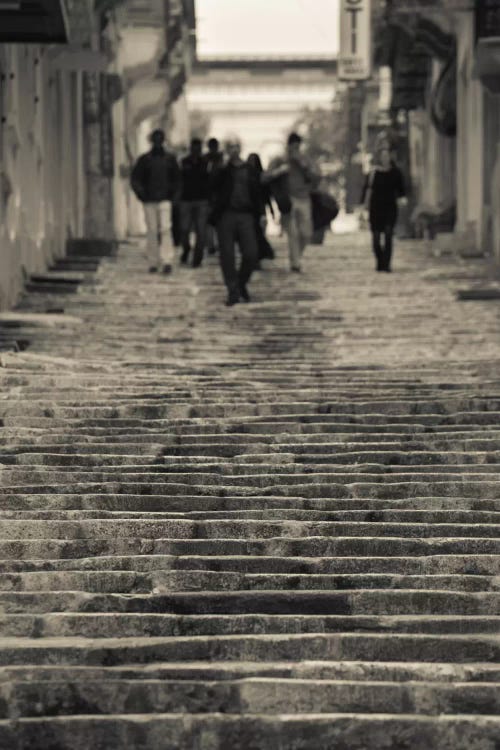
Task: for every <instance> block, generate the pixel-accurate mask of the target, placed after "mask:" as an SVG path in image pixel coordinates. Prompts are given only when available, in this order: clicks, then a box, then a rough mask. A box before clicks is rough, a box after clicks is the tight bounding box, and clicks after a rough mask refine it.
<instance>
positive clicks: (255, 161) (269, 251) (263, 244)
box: [247, 154, 274, 261]
mask: <svg viewBox="0 0 500 750" xmlns="http://www.w3.org/2000/svg"><path fill="white" fill-rule="evenodd" d="M247 162H248V164H249V165H250V166H251V167H252V168H253V169H254V170H255V172H256V173H257V174H258V175H259V180H261V177H262V174H263V172H264V168H263V166H262V161H261V159H260V156H259V155H258V154H250V155H249V157H248V159H247ZM261 189H262V198H263V201H264V206H265V207H266V208H268V209H269V211H270V213H271V216H272V217H273V219H274V207H273V203H272V200H271V190H270V188H269V185H264V184H262V188H261ZM255 231H256V233H257V243H258V245H259V261H261V260H264V258H268V259H270V260H272V259H273V258H274V250H273V248H272V247H271V244H270V243H269V241H268V239H267V237H266V227H265V225H264V224H263V222H261V221H260V220H256V222H255Z"/></svg>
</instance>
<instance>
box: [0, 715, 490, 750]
mask: <svg viewBox="0 0 500 750" xmlns="http://www.w3.org/2000/svg"><path fill="white" fill-rule="evenodd" d="M499 731H500V720H499V719H497V718H495V717H486V716H485V717H473V716H471V715H469V714H467V715H462V714H457V715H455V716H443V717H438V716H434V717H433V716H430V717H429V716H424V715H423V716H414V715H411V714H400V715H392V714H378V715H369V714H361V713H348V714H342V713H340V714H338V713H337V714H316V713H314V714H296V715H293V714H279V715H276V716H269V717H267V716H259V715H251V714H249V715H248V716H245V717H242V716H240V715H239V714H234V715H232V714H228V715H225V716H222V715H221V714H219V713H216V714H205V715H203V716H200V717H196V716H191V717H189V718H187V717H186V716H185V715H184V714H182V713H180V714H156V715H155V716H154V717H151V715H150V714H144V715H141V714H137V715H131V716H130V715H123V714H115V715H109V716H107V717H101V716H89V717H88V718H86V719H82V718H81V717H61V718H60V719H58V718H33V719H21V720H19V721H16V722H15V725H12V724H11V723H10V722H8V721H3V722H0V743H3V745H4V746H5V747H12V748H13V750H18V748H20V747H26V748H27V747H33V742H35V743H39V746H43V747H57V748H58V749H59V748H60V750H68V749H69V748H74V749H75V750H84V748H88V747H96V748H101V747H102V748H104V747H107V746H108V747H109V746H112V747H127V748H130V750H141V748H146V747H148V748H153V747H154V748H158V750H174V748H181V747H182V748H192V749H193V750H201V748H203V747H206V743H207V741H208V740H207V738H208V739H209V741H210V742H211V743H212V745H213V746H214V747H217V748H219V747H220V748H222V747H238V745H240V746H241V744H242V743H244V747H245V748H248V750H257V748H258V749H259V750H276V748H285V747H291V746H294V747H296V748H300V750H316V749H317V748H319V747H333V746H335V748H336V750H363V748H365V747H367V744H366V743H367V742H369V743H370V745H369V746H370V748H371V749H373V750H379V749H380V750H400V748H401V742H402V741H404V742H406V743H407V745H408V746H409V747H412V749H413V750H427V749H428V748H429V747H436V748H437V747H443V748H444V747H446V745H448V746H449V747H453V748H454V750H469V748H470V747H472V746H473V744H474V743H475V744H476V745H478V746H479V747H481V744H482V745H484V747H488V746H490V747H493V744H494V742H495V740H496V738H497V737H498V732H499Z"/></svg>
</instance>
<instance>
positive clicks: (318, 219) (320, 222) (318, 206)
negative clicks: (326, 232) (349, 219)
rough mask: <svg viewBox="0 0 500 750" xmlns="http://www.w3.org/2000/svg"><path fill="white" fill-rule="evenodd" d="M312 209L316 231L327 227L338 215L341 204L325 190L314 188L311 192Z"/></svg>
mask: <svg viewBox="0 0 500 750" xmlns="http://www.w3.org/2000/svg"><path fill="white" fill-rule="evenodd" d="M311 211H312V221H313V227H314V231H315V232H316V231H318V230H319V229H326V228H328V227H329V226H330V223H331V222H332V221H333V220H334V219H335V218H336V217H337V216H338V213H339V204H338V203H337V201H336V200H335V198H334V197H333V195H330V193H326V192H325V191H324V190H313V192H312V193H311Z"/></svg>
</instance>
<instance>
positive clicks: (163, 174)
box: [130, 148, 180, 203]
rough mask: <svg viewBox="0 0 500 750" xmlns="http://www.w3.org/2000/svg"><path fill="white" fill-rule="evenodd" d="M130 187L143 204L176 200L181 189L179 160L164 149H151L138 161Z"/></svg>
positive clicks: (131, 177)
mask: <svg viewBox="0 0 500 750" xmlns="http://www.w3.org/2000/svg"><path fill="white" fill-rule="evenodd" d="M130 185H131V187H132V190H133V191H134V193H135V194H136V196H137V197H138V198H139V200H140V201H142V202H143V203H159V202H160V201H172V200H175V199H176V198H177V197H178V194H179V189H180V170H179V165H178V164H177V159H176V158H175V156H174V155H173V154H170V153H169V152H168V151H165V149H163V148H153V149H151V151H149V152H148V153H147V154H143V155H142V156H140V157H139V159H138V160H137V162H136V164H135V166H134V168H133V170H132V174H131V176H130Z"/></svg>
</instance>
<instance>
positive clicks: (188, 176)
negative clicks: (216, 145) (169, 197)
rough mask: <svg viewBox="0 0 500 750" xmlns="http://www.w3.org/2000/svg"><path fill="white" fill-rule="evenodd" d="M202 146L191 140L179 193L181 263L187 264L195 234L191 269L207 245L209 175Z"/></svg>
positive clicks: (182, 163)
mask: <svg viewBox="0 0 500 750" xmlns="http://www.w3.org/2000/svg"><path fill="white" fill-rule="evenodd" d="M202 150H203V144H202V142H201V140H200V138H193V139H192V141H191V149H190V152H189V155H188V156H186V157H184V159H183V160H182V162H181V174H182V191H181V203H180V219H181V233H182V248H183V250H182V257H181V262H182V263H187V262H188V259H189V254H190V252H191V230H192V229H194V232H195V237H196V240H195V247H194V257H193V268H197V267H198V266H200V265H201V263H202V261H203V253H204V250H205V246H206V244H207V221H208V199H209V196H210V190H209V175H208V168H207V162H206V160H205V159H204V158H203V153H202Z"/></svg>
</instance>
